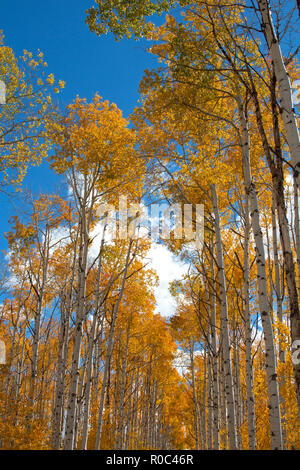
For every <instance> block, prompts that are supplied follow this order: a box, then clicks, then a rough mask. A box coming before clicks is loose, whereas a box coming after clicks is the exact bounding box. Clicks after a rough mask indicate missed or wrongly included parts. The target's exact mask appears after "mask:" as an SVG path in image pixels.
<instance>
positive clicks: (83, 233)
mask: <svg viewBox="0 0 300 470" xmlns="http://www.w3.org/2000/svg"><path fill="white" fill-rule="evenodd" d="M86 185H87V182H86V181H85V189H84V192H85V193H84V197H83V203H82V208H81V210H82V213H81V216H80V244H79V262H78V270H79V272H78V290H79V292H78V306H77V311H76V325H75V332H74V344H73V354H72V367H71V380H70V389H69V399H68V408H67V418H66V434H65V443H64V448H65V450H73V448H74V437H75V425H76V423H75V420H76V406H77V397H78V380H79V375H80V353H81V343H82V327H83V322H84V320H85V315H86V312H85V301H86V276H87V259H88V249H89V229H90V222H91V209H92V207H93V203H94V200H93V198H92V201H91V206H90V208H89V210H88V209H87V200H88V195H87V189H86Z"/></svg>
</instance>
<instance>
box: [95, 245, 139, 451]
mask: <svg viewBox="0 0 300 470" xmlns="http://www.w3.org/2000/svg"><path fill="white" fill-rule="evenodd" d="M132 244H133V239H132V238H131V239H130V241H129V245H128V251H127V256H126V261H125V268H124V274H123V279H122V284H121V289H120V293H119V297H118V300H117V303H116V305H115V306H114V307H113V310H112V318H111V326H110V332H109V337H108V342H107V351H106V356H105V361H104V372H103V381H102V389H101V395H100V406H99V415H98V425H97V434H96V441H95V450H99V449H100V443H101V434H102V425H103V410H104V401H105V395H106V388H107V381H108V369H109V363H110V358H111V355H112V351H113V337H114V331H115V325H116V321H117V315H118V310H119V307H120V304H121V300H122V297H123V294H124V289H125V282H126V277H127V271H128V267H129V261H130V253H131V248H132Z"/></svg>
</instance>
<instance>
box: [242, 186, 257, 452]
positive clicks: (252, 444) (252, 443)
mask: <svg viewBox="0 0 300 470" xmlns="http://www.w3.org/2000/svg"><path fill="white" fill-rule="evenodd" d="M250 229H251V228H250V219H249V195H248V194H246V196H245V239H244V240H245V241H244V296H245V345H246V388H247V414H248V441H249V450H255V448H256V432H255V407H254V394H253V361H252V338H251V333H252V327H251V313H250V262H249V246H250Z"/></svg>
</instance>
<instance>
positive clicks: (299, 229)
mask: <svg viewBox="0 0 300 470" xmlns="http://www.w3.org/2000/svg"><path fill="white" fill-rule="evenodd" d="M293 189H294V229H295V238H296V243H295V245H296V246H295V249H296V250H295V251H296V254H297V266H298V293H299V291H300V221H299V191H298V187H297V183H296V181H295V179H293Z"/></svg>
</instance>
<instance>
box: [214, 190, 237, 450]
mask: <svg viewBox="0 0 300 470" xmlns="http://www.w3.org/2000/svg"><path fill="white" fill-rule="evenodd" d="M211 192H212V201H213V210H214V217H215V233H216V247H217V263H218V273H219V288H220V299H221V329H222V340H223V357H224V370H225V388H226V400H227V407H228V433H229V446H230V449H231V450H235V449H236V448H237V438H236V416H235V408H234V392H233V380H232V366H231V353H230V351H231V347H230V339H229V318H228V306H227V292H226V279H225V267H224V257H223V244H222V238H221V228H220V215H219V206H218V196H217V191H216V186H215V185H211Z"/></svg>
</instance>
